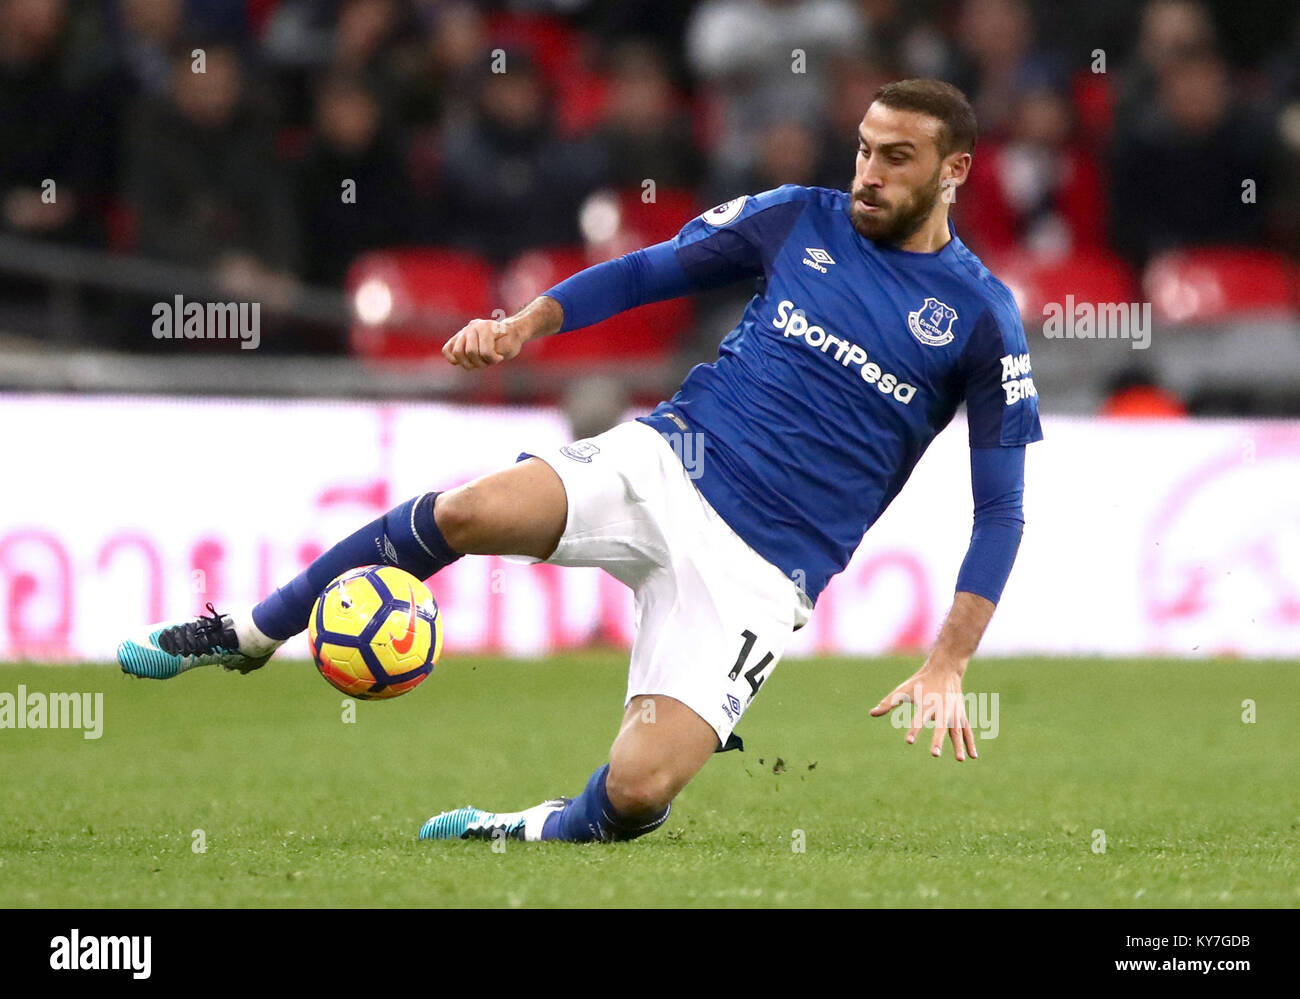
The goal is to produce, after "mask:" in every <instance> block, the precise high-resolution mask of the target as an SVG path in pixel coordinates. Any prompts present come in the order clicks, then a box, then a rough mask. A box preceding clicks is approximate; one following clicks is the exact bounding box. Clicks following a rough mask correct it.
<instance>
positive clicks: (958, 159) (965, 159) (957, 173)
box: [943, 153, 971, 187]
mask: <svg viewBox="0 0 1300 999" xmlns="http://www.w3.org/2000/svg"><path fill="white" fill-rule="evenodd" d="M970 165H971V154H970V153H949V154H948V155H947V156H946V157H944V162H943V179H944V180H945V181H946V182H947V183H948V184H949V185H950V186H952V187H961V185H962V184H964V183H966V178H967V177H969V176H970Z"/></svg>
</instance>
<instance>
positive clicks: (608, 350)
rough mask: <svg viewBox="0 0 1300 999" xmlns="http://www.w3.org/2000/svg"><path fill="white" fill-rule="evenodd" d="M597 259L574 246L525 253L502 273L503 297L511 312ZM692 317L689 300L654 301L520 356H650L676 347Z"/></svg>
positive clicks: (569, 358) (533, 359)
mask: <svg viewBox="0 0 1300 999" xmlns="http://www.w3.org/2000/svg"><path fill="white" fill-rule="evenodd" d="M597 262H598V261H597V260H593V259H592V258H590V257H589V256H587V255H586V254H585V253H584V251H583V250H581V249H579V248H573V247H563V248H558V249H550V250H531V251H529V252H527V253H523V254H521V255H520V256H519V257H517V258H516V259H515V260H513V261H512V262H511V263H510V264H509V265H508V266H507V267H506V268H505V271H504V272H503V274H502V277H501V297H502V300H503V301H504V302H505V304H506V308H507V310H509V311H511V312H513V311H514V310H515V309H518V308H520V307H521V306H523V305H525V304H527V303H528V302H530V301H531V300H532V299H533V298H535V297H536V296H537V295H539V294H541V293H542V292H543V291H545V290H546V289H547V288H549V287H551V286H552V285H554V284H557V283H558V282H560V281H563V280H564V279H565V278H567V277H569V276H570V275H572V274H575V273H576V272H578V271H580V270H582V269H583V268H584V267H588V266H590V265H591V264H594V263H597ZM692 316H693V310H692V306H691V302H690V300H689V299H675V300H672V301H668V302H655V303H653V304H651V305H644V306H641V307H640V308H637V309H633V310H631V311H630V312H624V313H621V314H620V315H617V316H611V317H610V318H609V319H606V320H605V321H604V322H602V323H597V324H596V325H595V326H591V327H589V328H587V329H585V330H583V331H582V332H580V333H578V334H576V335H573V336H570V335H568V334H565V335H564V336H554V337H546V338H544V339H541V340H538V341H536V342H534V343H532V344H530V345H529V347H528V351H527V353H526V355H524V357H525V359H526V360H527V361H528V362H530V363H541V364H545V363H548V362H551V361H608V360H617V361H636V360H654V359H658V358H660V357H663V356H665V355H668V354H671V353H672V352H673V351H674V350H675V349H676V347H677V345H678V344H679V342H680V340H681V336H682V333H683V332H684V331H685V330H686V329H687V328H688V327H689V326H690V324H691V320H692Z"/></svg>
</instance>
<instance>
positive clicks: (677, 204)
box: [618, 187, 709, 246]
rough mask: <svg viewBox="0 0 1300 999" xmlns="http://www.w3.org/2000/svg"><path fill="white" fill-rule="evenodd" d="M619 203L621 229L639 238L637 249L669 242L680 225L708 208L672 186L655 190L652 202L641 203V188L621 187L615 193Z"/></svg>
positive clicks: (690, 194)
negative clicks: (667, 240)
mask: <svg viewBox="0 0 1300 999" xmlns="http://www.w3.org/2000/svg"><path fill="white" fill-rule="evenodd" d="M618 202H619V208H620V210H621V212H622V228H623V229H624V231H626V232H628V233H629V234H632V235H633V236H634V238H636V239H638V240H639V241H640V242H639V244H638V245H640V246H649V245H650V244H651V243H662V242H663V241H664V240H666V239H672V238H673V237H674V236H676V235H677V232H678V230H679V229H681V227H682V226H684V225H685V224H686V223H687V222H689V221H690V220H691V219H692V218H694V217H695V216H696V215H698V214H699V213H700V212H701V211H703V210H704V209H705V208H708V207H709V206H708V205H701V204H700V203H699V202H698V201H697V200H696V197H695V192H693V191H689V190H684V189H680V188H672V187H661V188H658V189H657V190H656V191H655V199H654V201H652V202H646V201H644V200H642V189H641V188H640V187H629V188H623V189H621V190H620V191H619V192H618Z"/></svg>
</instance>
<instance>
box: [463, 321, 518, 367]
mask: <svg viewBox="0 0 1300 999" xmlns="http://www.w3.org/2000/svg"><path fill="white" fill-rule="evenodd" d="M527 340H528V336H527V334H525V333H524V331H523V330H522V329H521V328H520V325H519V324H518V323H514V322H511V321H510V320H508V319H474V320H471V321H470V322H469V323H468V324H466V325H465V327H464V328H462V329H461V331H460V332H459V333H457V334H456V335H455V336H453V337H452V338H451V339H450V340H448V341H447V342H446V343H445V344H443V345H442V356H443V357H445V358H446V359H447V360H448V361H450V362H451V363H452V364H454V365H456V367H458V368H464V369H465V370H466V371H473V370H475V369H476V368H486V367H490V366H491V365H493V364H500V363H501V362H502V361H508V360H510V358H512V357H515V356H516V355H517V354H518V353H519V351H520V350H522V349H523V346H524V343H525V342H527Z"/></svg>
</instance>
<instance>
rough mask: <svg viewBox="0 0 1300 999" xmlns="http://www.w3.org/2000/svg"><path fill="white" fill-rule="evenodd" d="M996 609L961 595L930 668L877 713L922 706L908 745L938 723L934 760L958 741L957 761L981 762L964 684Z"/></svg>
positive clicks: (970, 595) (896, 692) (905, 684)
mask: <svg viewBox="0 0 1300 999" xmlns="http://www.w3.org/2000/svg"><path fill="white" fill-rule="evenodd" d="M994 607H995V604H994V603H993V601H991V600H989V599H987V598H986V597H981V596H978V595H977V594H974V593H965V592H961V591H958V593H957V595H956V597H955V598H954V599H953V602H952V609H951V610H950V611H948V617H947V618H946V619H945V621H944V623H943V627H942V628H940V629H939V638H938V640H937V641H936V642H935V645H934V650H933V651H932V652H931V653H930V655H929V656H928V657H927V658H926V660H925V663H924V664H923V665H922V666H921V668H920V669H918V670H917V671H916V672H915V673H913V674H912V675H911V676H910V677H908V678H907V679H906V680H904V681H903V682H902V683H900V684H899V685H898V686H897V687H895V688H894V689H893V690H892V691H890V692H889V693H888V694H886V695H885V696H884V697H883V698H882V699H881V701H880V703H879V704H877V705H876V706H875V707H874V708H872V709H871V716H872V717H873V718H878V717H880V716H881V715H884V714H888V713H889V712H890V711H892V710H893V709H894V708H896V707H898V705H900V704H913V705H916V706H917V707H916V710H914V711H913V713H912V726H911V728H909V729H908V730H907V742H908V745H911V744H912V743H914V742H915V741H916V736H917V733H918V732H919V731H920V730H921V727H922V726H923V725H925V724H927V723H929V722H933V723H934V738H933V739H931V740H930V755H931V756H939V755H940V754H941V753H942V752H943V739H944V736H945V735H947V736H948V737H949V738H950V739H951V740H952V751H953V755H954V756H955V757H956V758H957V760H958V762H960V761H962V760H964V759H966V757H967V756H968V755H969V756H970V757H972V758H973V759H979V753H978V752H976V750H975V733H974V732H973V731H971V727H970V721H969V719H968V718H967V717H966V704H965V701H964V699H963V697H962V689H961V678H962V677H963V676H964V675H965V674H966V667H967V666H968V665H970V660H971V656H973V655H974V654H975V649H976V648H977V647H978V646H979V642H980V638H981V637H983V635H984V629H985V628H987V627H988V624H989V621H990V620H992V618H993V609H994Z"/></svg>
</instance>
